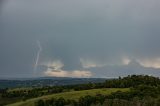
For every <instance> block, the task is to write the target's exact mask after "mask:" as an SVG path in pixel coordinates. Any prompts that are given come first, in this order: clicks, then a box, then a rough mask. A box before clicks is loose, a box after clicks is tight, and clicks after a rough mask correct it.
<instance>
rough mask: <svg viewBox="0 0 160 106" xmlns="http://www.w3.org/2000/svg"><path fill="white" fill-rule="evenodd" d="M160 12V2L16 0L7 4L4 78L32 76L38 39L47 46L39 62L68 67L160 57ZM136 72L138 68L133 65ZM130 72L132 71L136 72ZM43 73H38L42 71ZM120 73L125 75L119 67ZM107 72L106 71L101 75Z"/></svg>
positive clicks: (2, 19)
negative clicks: (92, 62)
mask: <svg viewBox="0 0 160 106" xmlns="http://www.w3.org/2000/svg"><path fill="white" fill-rule="evenodd" d="M159 10H160V2H159V1H158V0H152V1H150V0H135V1H131V0H120V1H116V2H115V1H113V0H101V1H97V0H92V1H91V0H87V1H86V0H81V1H75V0H62V1H56V0H53V1H49V0H45V1H44V0H35V1H33V0H27V1H25V0H15V1H7V2H5V3H2V12H1V14H0V28H1V29H0V50H1V54H0V58H1V59H0V67H1V69H0V73H1V76H31V75H32V73H33V66H34V63H35V58H36V53H37V51H38V48H37V45H36V41H37V40H39V41H40V42H41V45H42V48H43V51H42V52H41V55H40V60H39V62H40V63H43V62H48V61H54V60H60V61H62V62H63V63H64V67H63V68H64V70H67V71H73V70H82V69H83V67H82V64H81V62H80V59H81V58H86V59H89V60H93V61H96V62H97V63H102V64H110V63H111V64H118V63H119V62H121V61H120V60H121V58H122V57H123V56H127V57H129V58H131V59H133V60H134V59H135V60H136V59H142V60H143V59H146V58H147V59H152V58H158V57H160V55H159V54H160V48H159V45H160V43H159V39H160V36H159V34H160V30H159V28H160V14H159ZM113 69H114V67H111V69H110V70H113ZM142 69H143V68H140V69H139V70H142ZM93 70H94V69H93ZM119 70H121V69H119ZM124 70H125V69H124ZM130 70H133V71H134V70H135V72H136V71H137V70H138V69H137V70H136V69H135V68H132V67H131V69H130ZM130 70H128V73H127V74H130V73H132V72H131V71H130ZM39 71H40V72H39V74H38V75H40V73H41V72H42V69H39ZM10 72H13V74H10ZM112 72H113V73H114V71H112ZM112 72H110V74H111V73H112ZM115 72H117V73H119V75H124V74H125V73H124V72H123V71H118V69H116V71H115ZM143 72H144V74H145V72H146V74H148V72H147V71H143ZM151 72H153V73H154V71H151ZM95 73H99V72H98V71H95ZM104 73H107V71H105V69H104V71H103V72H102V73H101V75H103V74H104ZM95 75H96V74H95ZM111 75H112V74H111ZM97 76H98V74H97Z"/></svg>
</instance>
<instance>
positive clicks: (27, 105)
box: [7, 88, 129, 106]
mask: <svg viewBox="0 0 160 106" xmlns="http://www.w3.org/2000/svg"><path fill="white" fill-rule="evenodd" d="M116 91H123V92H125V91H129V88H102V89H92V90H83V91H71V92H63V93H58V94H52V95H47V96H42V97H38V98H33V99H29V100H26V101H22V102H17V103H14V104H10V105H7V106H34V103H35V101H37V100H39V99H44V100H45V99H50V98H59V97H63V98H65V99H74V100H78V99H79V98H80V97H82V96H86V95H96V94H103V95H108V94H111V93H112V92H116Z"/></svg>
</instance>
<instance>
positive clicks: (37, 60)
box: [34, 40, 42, 73]
mask: <svg viewBox="0 0 160 106" xmlns="http://www.w3.org/2000/svg"><path fill="white" fill-rule="evenodd" d="M37 45H38V48H39V49H38V52H37V55H36V61H35V64H34V73H36V71H37V66H38V62H39V57H40V53H41V51H42V47H41V43H40V41H39V40H37Z"/></svg>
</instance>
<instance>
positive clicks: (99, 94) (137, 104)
mask: <svg viewBox="0 0 160 106" xmlns="http://www.w3.org/2000/svg"><path fill="white" fill-rule="evenodd" d="M0 91H1V100H5V99H8V100H9V99H10V100H14V99H15V101H12V102H11V101H10V102H6V103H3V102H2V103H1V105H2V106H3V105H4V104H10V105H8V106H64V105H69V106H70V105H71V106H92V105H93V106H99V105H104V106H160V79H159V78H155V77H152V76H144V75H132V76H127V77H124V78H121V77H119V78H118V79H111V80H106V82H104V83H88V84H78V85H68V86H54V87H41V88H29V89H16V90H8V89H1V90H0ZM14 102H16V103H14ZM11 103H14V104H11Z"/></svg>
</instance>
